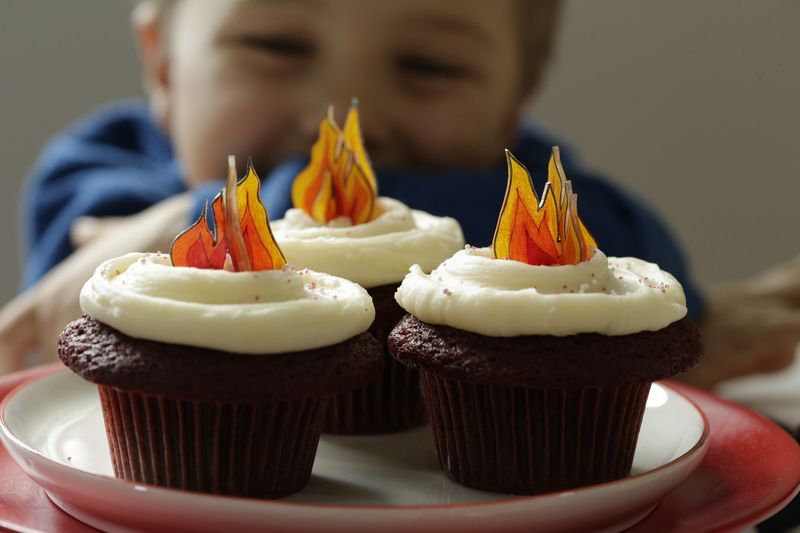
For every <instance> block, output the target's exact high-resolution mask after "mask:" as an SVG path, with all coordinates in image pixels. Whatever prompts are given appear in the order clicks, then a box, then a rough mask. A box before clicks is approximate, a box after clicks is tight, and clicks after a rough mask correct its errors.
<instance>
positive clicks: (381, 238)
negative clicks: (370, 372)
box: [273, 105, 464, 434]
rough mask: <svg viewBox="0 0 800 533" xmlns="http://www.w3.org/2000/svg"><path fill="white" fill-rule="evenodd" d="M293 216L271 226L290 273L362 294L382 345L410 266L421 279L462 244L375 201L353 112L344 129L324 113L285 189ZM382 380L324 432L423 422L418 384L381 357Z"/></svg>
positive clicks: (335, 403)
mask: <svg viewBox="0 0 800 533" xmlns="http://www.w3.org/2000/svg"><path fill="white" fill-rule="evenodd" d="M292 199H293V203H294V206H295V207H294V208H293V209H290V210H288V211H287V213H286V215H285V217H284V218H283V219H282V220H277V221H275V222H274V223H273V228H274V230H275V237H276V239H277V241H278V242H279V243H280V246H281V249H283V251H284V252H285V253H286V258H287V261H289V263H290V264H292V265H293V266H295V267H297V268H300V267H307V268H311V269H313V270H316V271H319V272H327V273H329V274H333V275H335V276H340V277H343V278H346V279H349V280H351V281H354V282H356V283H358V284H360V285H361V286H363V287H366V288H367V291H368V292H369V294H370V296H371V297H372V299H373V302H374V304H375V322H374V323H373V325H372V326H371V327H370V330H369V331H370V333H371V334H373V335H374V336H375V338H376V339H378V341H379V342H380V343H381V344H383V345H384V346H385V343H386V338H387V336H388V334H389V332H390V331H391V329H392V328H393V327H394V325H395V324H396V323H397V322H398V321H399V320H400V318H402V316H403V315H404V314H405V311H404V310H403V309H402V308H401V307H400V306H399V305H398V304H397V302H396V301H395V299H394V293H395V290H396V289H397V287H398V286H399V283H400V281H401V280H402V279H403V277H404V276H405V274H406V273H407V272H408V269H409V267H410V266H411V265H412V264H418V265H420V268H422V269H425V270H426V271H429V270H430V269H432V268H434V267H435V266H436V265H438V264H439V263H440V262H441V261H442V260H443V259H445V258H447V257H449V256H450V255H452V254H453V253H454V252H455V251H457V250H459V249H460V248H461V247H463V246H464V237H463V234H462V233H461V228H460V226H459V225H458V222H456V221H455V220H454V219H452V218H447V217H436V216H433V215H430V214H428V213H424V212H422V211H417V210H413V209H410V208H408V207H407V206H406V205H404V204H403V203H401V202H399V201H397V200H394V199H391V198H384V197H379V196H377V183H376V180H375V176H374V173H373V170H372V167H371V164H370V162H369V158H368V156H367V154H366V151H365V150H364V147H363V144H362V140H361V132H360V128H359V123H358V111H357V108H356V107H355V105H354V106H353V107H351V108H350V111H349V113H348V115H347V119H346V121H345V125H344V128H343V129H340V128H339V127H338V126H337V125H336V123H335V122H334V120H333V117H332V113H330V112H329V114H328V116H327V117H326V118H325V119H324V120H323V121H322V123H321V125H320V135H319V139H318V140H317V142H316V143H315V144H314V147H313V148H312V156H311V162H310V163H309V165H308V166H307V167H306V168H305V169H304V170H303V171H302V172H301V173H300V174H299V175H298V176H297V178H296V179H295V182H294V185H293V188H292ZM384 357H385V366H384V371H383V373H382V374H381V376H380V377H379V378H378V379H376V380H374V381H373V382H371V383H369V384H367V385H365V386H364V387H361V388H358V389H356V390H354V391H352V392H347V393H343V394H341V395H338V396H336V397H335V398H333V399H332V401H331V404H330V406H329V408H328V415H327V419H326V423H325V431H326V432H329V433H347V434H370V433H386V432H391V431H399V430H403V429H408V428H411V427H415V426H418V425H420V424H422V423H423V422H424V420H425V408H424V405H423V402H422V396H421V394H420V389H419V376H418V374H417V372H416V371H415V370H413V369H410V368H407V367H405V366H404V365H400V364H397V363H396V362H395V361H394V359H392V358H391V356H389V354H388V351H386V352H385V356H384Z"/></svg>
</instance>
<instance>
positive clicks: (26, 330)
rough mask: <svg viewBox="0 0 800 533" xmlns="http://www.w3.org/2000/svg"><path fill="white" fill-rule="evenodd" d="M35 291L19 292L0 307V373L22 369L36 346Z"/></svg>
mask: <svg viewBox="0 0 800 533" xmlns="http://www.w3.org/2000/svg"><path fill="white" fill-rule="evenodd" d="M35 294H36V291H35V289H31V290H28V291H25V292H24V293H22V294H20V295H19V296H17V297H16V298H14V299H13V300H11V301H10V302H9V303H8V304H6V305H5V307H3V308H2V309H0V375H2V374H8V373H9V372H15V371H17V370H22V368H23V364H24V362H25V356H26V355H27V353H28V352H29V351H30V350H32V349H33V348H35V346H36V305H35V304H36V295H35Z"/></svg>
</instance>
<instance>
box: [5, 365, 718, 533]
mask: <svg viewBox="0 0 800 533" xmlns="http://www.w3.org/2000/svg"><path fill="white" fill-rule="evenodd" d="M428 433H429V429H428V428H427V427H424V428H419V429H416V430H411V431H407V432H403V433H396V434H391V435H384V436H376V437H332V436H324V437H323V438H322V440H321V441H320V445H319V450H318V452H317V456H316V461H315V463H314V469H313V472H312V476H311V481H310V482H309V484H308V486H307V487H306V488H305V489H304V490H302V491H301V492H300V493H298V494H296V495H294V496H292V497H290V498H287V499H284V500H279V501H264V500H251V499H245V498H233V497H223V496H211V495H203V494H198V493H191V492H184V491H179V490H171V489H163V488H158V487H154V486H150V485H138V484H135V483H130V482H126V481H122V480H118V479H116V478H114V477H113V474H112V469H111V461H110V459H109V453H108V448H107V444H106V440H105V432H104V430H103V425H102V415H101V412H100V404H99V400H98V396H97V391H96V388H95V387H94V386H93V385H91V384H89V383H87V382H85V381H83V380H81V379H80V378H78V377H77V376H75V375H73V374H72V373H70V372H68V371H63V372H58V373H56V374H53V375H50V376H46V377H44V378H42V379H39V380H37V381H34V382H32V383H29V384H27V385H23V386H22V387H20V388H18V389H17V390H16V391H13V392H12V393H10V394H9V395H8V396H7V397H6V399H5V401H4V402H3V404H2V406H0V436H2V439H3V441H4V442H5V444H6V447H7V448H8V450H9V452H10V453H11V455H12V456H13V457H14V460H15V461H16V462H17V463H19V465H20V466H21V467H22V468H23V470H24V471H25V472H26V473H27V474H28V475H29V476H30V477H31V478H32V479H33V480H34V481H36V482H37V483H39V484H40V485H41V486H42V487H44V489H45V490H46V491H47V494H48V495H49V496H50V498H51V499H52V500H53V501H54V502H55V503H56V504H57V505H59V506H60V507H61V508H62V509H64V510H65V511H66V512H68V513H69V514H71V515H73V516H74V517H76V518H78V519H79V520H81V521H83V522H85V523H87V524H89V525H92V526H94V527H98V528H101V529H104V530H112V531H126V530H143V529H150V530H152V529H159V530H164V529H169V530H186V531H210V530H237V531H241V530H253V529H261V530H264V529H269V530H282V531H285V530H303V531H309V530H320V531H326V532H327V533H332V532H336V531H343V532H344V531H347V532H353V531H372V530H375V529H376V528H379V527H382V528H386V527H390V528H391V529H392V530H395V531H415V532H418V531H420V530H421V529H430V528H439V529H446V530H457V531H459V532H460V533H465V532H469V531H485V530H487V528H491V530H493V531H499V530H531V529H546V530H548V531H550V530H563V529H573V530H574V529H584V530H585V529H592V530H604V529H605V530H619V529H624V528H626V527H629V526H631V525H633V524H634V523H636V522H637V521H639V520H641V519H642V518H644V517H645V516H646V515H647V514H648V513H649V512H650V511H651V510H652V509H653V508H654V507H655V505H656V504H657V503H658V502H659V501H660V500H661V498H663V497H664V496H665V495H666V494H667V493H668V492H670V491H671V490H672V489H674V488H675V487H676V486H677V485H678V484H679V483H680V482H681V481H683V480H684V479H685V478H686V477H687V476H688V475H689V473H690V472H691V471H692V470H693V469H694V468H695V467H696V466H697V465H699V463H700V461H701V460H702V458H703V456H704V454H705V451H706V444H707V440H708V439H707V437H708V423H707V421H706V419H705V417H704V416H703V414H702V413H701V412H700V411H699V410H698V409H697V408H696V407H695V406H694V405H693V404H692V403H691V402H689V401H688V400H687V399H685V398H684V397H683V396H681V395H680V394H679V393H677V392H676V391H674V390H671V389H669V388H668V387H664V386H660V385H658V384H656V385H654V386H653V388H652V390H651V393H650V397H649V399H648V406H647V409H646V413H645V418H644V422H643V425H642V431H641V434H640V437H639V442H638V445H637V448H636V455H635V458H634V466H633V473H632V474H631V476H629V477H627V478H625V479H623V480H619V481H614V482H610V483H603V484H598V485H593V486H588V487H583V488H580V489H576V490H571V491H562V492H555V493H549V494H544V495H538V496H527V497H509V496H505V495H499V494H492V493H488V492H482V491H477V490H472V489H468V488H465V487H462V486H460V485H457V484H455V483H453V482H451V481H450V480H448V479H447V478H446V477H445V476H444V475H443V474H442V473H441V471H440V470H439V467H438V465H437V463H436V457H435V452H434V449H433V444H432V438H431V437H430V435H429V434H428Z"/></svg>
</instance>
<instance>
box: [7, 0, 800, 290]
mask: <svg viewBox="0 0 800 533" xmlns="http://www.w3.org/2000/svg"><path fill="white" fill-rule="evenodd" d="M132 5H133V3H132V2H128V1H116V2H109V1H108V0H70V1H69V2H53V1H52V0H2V3H0V69H1V70H0V72H2V74H0V162H1V163H2V171H1V172H2V174H1V175H2V179H0V243H1V244H2V249H3V250H4V252H3V255H2V257H3V261H2V266H0V269H1V270H0V274H1V275H0V303H5V302H6V301H8V300H9V299H10V298H12V297H13V295H14V294H15V293H16V291H17V286H18V280H19V269H20V253H19V244H18V225H17V217H18V215H19V213H18V195H19V191H20V188H21V184H22V182H23V179H24V177H25V175H26V174H27V172H28V170H29V168H30V167H31V165H32V164H33V162H34V161H35V159H36V155H37V153H38V152H39V151H40V149H41V147H42V145H43V143H45V142H46V141H47V139H48V138H49V137H50V136H51V135H53V134H54V133H55V132H57V131H58V130H60V129H62V128H63V127H64V126H66V125H67V124H69V123H70V122H71V121H73V120H75V119H76V118H78V117H80V116H82V115H84V114H85V113H87V112H88V111H89V110H91V109H92V108H94V107H95V106H96V105H98V104H100V103H102V102H106V101H109V100H113V99H117V98H121V97H128V96H136V95H140V94H141V82H140V78H139V74H138V71H139V67H138V61H137V58H136V52H135V48H134V45H133V39H132V37H131V32H130V29H129V22H128V18H129V14H130V9H131V6H132ZM563 15H564V16H563V19H562V28H561V34H560V38H559V46H558V49H557V55H556V58H555V62H554V64H553V66H552V69H551V73H550V77H549V79H548V80H547V85H546V88H545V91H544V93H543V95H542V96H541V97H540V98H539V99H538V100H537V101H536V102H533V103H532V105H531V108H530V114H531V116H532V117H534V118H535V119H536V120H537V121H539V122H540V123H541V124H543V125H544V126H545V127H546V129H548V130H550V131H552V132H554V133H556V134H558V135H560V136H561V137H563V138H565V139H568V140H570V142H571V144H572V146H573V147H575V148H577V149H578V151H579V152H580V153H581V154H582V156H583V161H584V163H586V164H587V165H588V166H590V167H592V168H594V169H597V170H600V171H602V172H603V173H605V174H606V175H608V176H610V177H612V178H613V179H614V180H616V181H618V182H620V183H622V184H623V185H625V186H626V187H627V188H629V189H631V190H633V191H634V192H635V193H636V194H638V195H639V196H641V197H642V198H644V199H645V201H647V202H648V203H649V204H650V205H651V206H652V207H653V208H654V209H655V210H656V211H658V212H660V213H661V214H662V216H663V217H664V218H665V219H666V220H667V221H668V223H669V225H670V226H671V227H672V228H673V230H674V231H675V233H676V234H677V235H678V237H679V239H680V240H681V242H682V243H683V245H684V246H685V248H686V250H687V252H688V255H689V256H690V258H691V262H692V266H693V270H694V272H695V276H696V278H697V279H698V281H700V283H701V284H704V285H708V284H711V283H714V282H718V281H724V280H726V279H731V278H735V277H739V276H742V275H747V274H752V273H755V272H757V271H758V270H760V269H762V268H764V267H765V266H767V265H770V264H772V263H775V262H778V261H781V260H786V259H789V258H791V257H793V256H795V255H796V254H797V253H798V252H800V233H798V232H797V231H795V226H794V223H793V222H792V221H793V220H794V219H795V215H793V213H796V212H797V207H796V205H795V204H796V202H798V200H800V157H798V156H799V154H800V105H798V98H800V69H799V68H798V56H799V55H800V32H798V31H797V23H798V21H800V2H797V1H795V0H770V1H767V2H758V3H756V2H745V1H743V0H735V1H734V0H707V1H704V2H694V1H692V0H675V1H672V2H657V1H655V0H647V1H640V0H605V1H604V2H589V1H567V2H566V3H565V10H564V13H563ZM578 192H580V191H578ZM601 245H602V243H601Z"/></svg>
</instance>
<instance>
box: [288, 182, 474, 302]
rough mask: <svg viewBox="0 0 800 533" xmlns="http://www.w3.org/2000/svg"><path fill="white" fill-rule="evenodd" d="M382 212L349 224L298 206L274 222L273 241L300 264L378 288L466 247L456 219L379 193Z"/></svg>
mask: <svg viewBox="0 0 800 533" xmlns="http://www.w3.org/2000/svg"><path fill="white" fill-rule="evenodd" d="M376 207H377V209H379V210H380V213H381V214H380V215H379V216H378V217H376V218H375V219H374V220H372V221H370V222H366V223H364V224H358V225H355V226H353V225H351V224H350V219H348V218H346V217H340V218H338V219H335V220H332V221H331V222H330V223H328V224H320V223H319V222H317V221H315V220H314V219H312V218H311V217H310V216H308V215H307V214H306V213H305V212H304V211H302V210H300V209H290V210H289V211H287V212H286V216H285V218H283V219H282V220H276V221H275V222H273V223H272V230H273V233H274V235H275V240H276V241H277V242H278V244H279V245H280V247H281V250H283V253H284V255H285V256H286V260H287V261H288V262H289V264H291V265H292V266H294V267H296V268H310V269H312V270H316V271H318V272H327V273H329V274H333V275H334V276H340V277H343V278H346V279H349V280H351V281H354V282H356V283H358V284H359V285H362V286H364V287H377V286H378V285H385V284H388V283H396V282H398V281H400V280H401V279H403V276H405V274H406V273H407V272H408V268H409V267H410V266H411V265H413V264H418V265H420V267H421V268H422V269H423V270H425V271H426V272H427V271H430V270H431V269H432V268H434V267H435V266H436V265H438V264H439V263H441V262H442V261H443V260H444V259H446V258H448V257H450V256H451V255H453V253H454V252H455V251H456V250H458V249H460V248H461V247H462V246H464V235H463V234H462V233H461V227H460V226H459V225H458V222H456V221H455V219H452V218H449V217H436V216H433V215H430V214H428V213H425V212H423V211H416V210H412V209H409V208H408V207H407V206H406V205H404V204H403V203H401V202H399V201H397V200H393V199H391V198H386V197H380V198H378V201H377V204H376Z"/></svg>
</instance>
